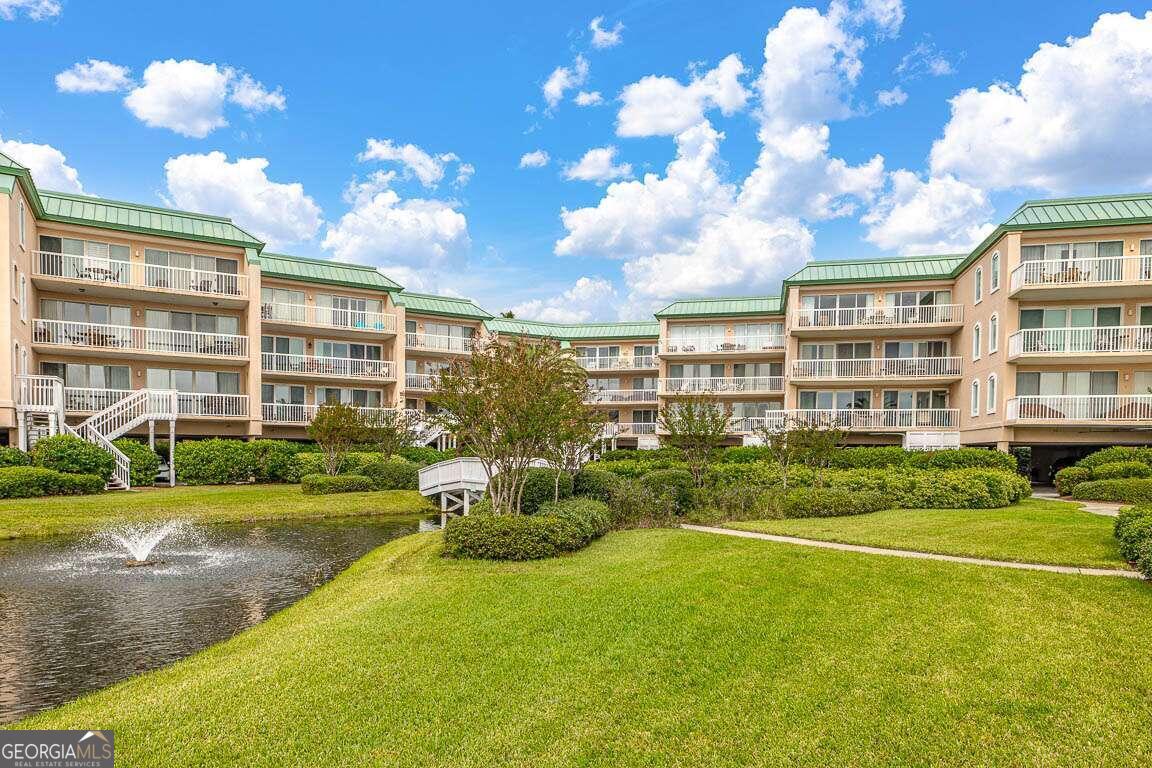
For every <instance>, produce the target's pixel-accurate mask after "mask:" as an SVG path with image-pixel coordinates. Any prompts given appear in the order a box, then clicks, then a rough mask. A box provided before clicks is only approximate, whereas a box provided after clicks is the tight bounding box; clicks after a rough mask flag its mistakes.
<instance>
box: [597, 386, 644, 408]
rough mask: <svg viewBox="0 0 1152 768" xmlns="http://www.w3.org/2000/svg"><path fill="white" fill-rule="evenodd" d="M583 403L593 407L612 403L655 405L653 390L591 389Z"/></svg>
mask: <svg viewBox="0 0 1152 768" xmlns="http://www.w3.org/2000/svg"><path fill="white" fill-rule="evenodd" d="M584 402H586V403H591V404H595V405H610V404H613V403H655V402H656V390H654V389H591V390H589V391H588V394H587V395H585V397H584Z"/></svg>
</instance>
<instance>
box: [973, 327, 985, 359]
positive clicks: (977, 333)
mask: <svg viewBox="0 0 1152 768" xmlns="http://www.w3.org/2000/svg"><path fill="white" fill-rule="evenodd" d="M983 344H984V329H983V328H981V327H980V323H976V324H975V325H973V326H972V359H973V360H974V361H975V360H979V359H980V357H981V347H982V346H983Z"/></svg>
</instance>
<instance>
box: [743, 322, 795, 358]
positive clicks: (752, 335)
mask: <svg viewBox="0 0 1152 768" xmlns="http://www.w3.org/2000/svg"><path fill="white" fill-rule="evenodd" d="M732 333H733V336H734V338H733V341H734V342H735V344H736V349H738V350H741V351H743V350H764V349H773V348H775V347H782V346H784V324H783V323H736V324H735V325H734V326H732Z"/></svg>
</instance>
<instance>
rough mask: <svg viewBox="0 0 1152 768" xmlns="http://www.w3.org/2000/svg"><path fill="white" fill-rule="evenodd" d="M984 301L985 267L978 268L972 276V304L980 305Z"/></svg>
mask: <svg viewBox="0 0 1152 768" xmlns="http://www.w3.org/2000/svg"><path fill="white" fill-rule="evenodd" d="M982 301H984V265H983V264H981V265H980V266H978V267H976V271H975V273H974V274H973V276H972V303H973V304H979V303H980V302H982Z"/></svg>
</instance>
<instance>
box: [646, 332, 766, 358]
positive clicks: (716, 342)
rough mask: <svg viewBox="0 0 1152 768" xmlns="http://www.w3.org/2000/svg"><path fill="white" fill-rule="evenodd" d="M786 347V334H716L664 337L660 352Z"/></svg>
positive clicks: (757, 349)
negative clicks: (703, 336) (680, 338)
mask: <svg viewBox="0 0 1152 768" xmlns="http://www.w3.org/2000/svg"><path fill="white" fill-rule="evenodd" d="M782 349H784V336H783V335H782V334H775V335H772V336H716V337H712V338H702V339H683V340H673V339H662V340H661V341H660V354H663V355H675V354H691V353H720V352H776V351H780V350H782Z"/></svg>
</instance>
